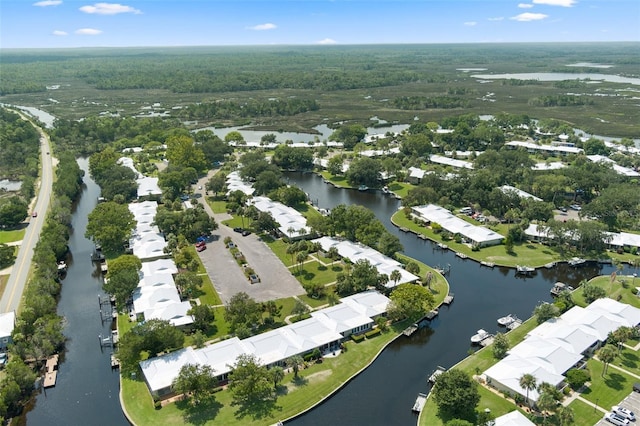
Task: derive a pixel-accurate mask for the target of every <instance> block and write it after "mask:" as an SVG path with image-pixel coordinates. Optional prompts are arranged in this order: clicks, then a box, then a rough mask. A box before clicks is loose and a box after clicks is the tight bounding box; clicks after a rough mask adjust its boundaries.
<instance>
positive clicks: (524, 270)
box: [516, 265, 536, 275]
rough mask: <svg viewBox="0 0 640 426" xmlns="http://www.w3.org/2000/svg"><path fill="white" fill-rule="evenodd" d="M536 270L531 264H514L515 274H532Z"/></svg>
mask: <svg viewBox="0 0 640 426" xmlns="http://www.w3.org/2000/svg"><path fill="white" fill-rule="evenodd" d="M535 272H536V268H532V267H531V266H522V265H517V266H516V274H517V275H533V274H534V273H535Z"/></svg>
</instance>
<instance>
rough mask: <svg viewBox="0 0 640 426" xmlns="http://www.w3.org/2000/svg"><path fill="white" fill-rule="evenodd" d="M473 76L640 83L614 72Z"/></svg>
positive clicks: (483, 76)
mask: <svg viewBox="0 0 640 426" xmlns="http://www.w3.org/2000/svg"><path fill="white" fill-rule="evenodd" d="M472 77H475V78H481V79H483V80H492V79H505V78H515V79H518V80H540V81H563V80H595V81H600V80H601V81H607V82H609V83H625V84H635V85H640V78H633V77H622V76H620V75H614V74H598V73H593V74H591V73H569V72H567V73H563V72H530V73H513V74H473V75H472Z"/></svg>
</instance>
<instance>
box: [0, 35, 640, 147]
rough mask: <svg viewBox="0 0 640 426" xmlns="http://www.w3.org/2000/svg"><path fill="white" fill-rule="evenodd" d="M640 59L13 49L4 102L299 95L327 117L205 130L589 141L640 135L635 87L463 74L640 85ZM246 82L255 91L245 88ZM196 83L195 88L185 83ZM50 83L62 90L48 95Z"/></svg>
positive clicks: (583, 54) (532, 49)
mask: <svg viewBox="0 0 640 426" xmlns="http://www.w3.org/2000/svg"><path fill="white" fill-rule="evenodd" d="M639 50H640V45H639V44H638V43H595V44H586V43H585V44H579V43H572V44H563V43H556V44H474V45H455V44H451V45H377V46H376V45H371V46H331V47H330V48H328V47H322V46H308V47H293V46H281V47H279V46H270V47H267V46H265V47H226V48H225V47H201V48H170V49H162V50H160V49H153V48H145V49H73V50H71V49H70V50H53V49H52V50H49V51H46V52H38V51H30V52H28V54H26V53H25V52H22V51H20V50H11V51H3V52H2V56H3V80H4V84H3V87H4V91H3V92H4V93H15V94H10V95H9V94H7V95H5V96H2V101H3V102H6V103H10V104H18V105H27V106H38V107H40V108H42V109H44V110H46V111H48V112H50V113H52V114H54V115H56V116H59V117H63V118H71V119H79V118H82V117H86V116H88V115H93V114H98V113H101V112H105V111H109V112H115V111H118V112H119V114H120V115H136V114H140V113H142V112H146V114H147V115H148V113H149V110H143V109H142V108H144V107H150V106H151V105H153V104H154V103H159V104H161V107H160V110H159V111H155V110H154V111H155V112H162V111H168V113H169V115H171V116H176V115H180V110H172V109H171V108H172V107H174V106H182V107H184V106H186V105H189V104H194V103H207V102H217V101H221V100H233V101H235V102H238V103H243V102H246V101H248V100H252V99H258V100H266V99H269V98H276V99H285V98H294V97H295V98H298V99H313V100H315V102H316V103H317V105H318V108H317V109H316V110H310V111H306V112H302V113H299V114H295V115H292V116H273V115H271V116H263V117H258V118H255V119H252V118H248V117H246V116H237V117H225V116H210V117H203V118H200V119H198V126H205V125H211V124H214V125H217V126H226V125H245V126H246V125H252V126H257V127H261V128H262V129H264V130H272V131H279V130H291V131H299V132H300V131H311V129H312V128H313V127H314V126H317V125H318V124H321V123H326V122H327V121H326V120H327V117H330V119H329V120H330V121H329V122H328V124H331V123H333V122H337V121H341V120H353V121H358V122H362V123H367V124H371V122H370V120H369V119H370V118H371V117H373V116H377V117H380V118H381V119H384V120H386V121H388V122H390V123H394V122H402V123H412V122H413V121H414V119H415V118H416V117H417V119H418V120H420V121H424V122H426V121H436V122H437V121H439V120H440V119H442V118H444V117H447V116H452V115H459V114H463V113H472V114H495V113H500V112H509V113H511V114H527V115H529V116H530V117H534V118H554V119H558V120H562V121H566V122H568V123H570V124H572V125H574V126H575V127H578V128H580V129H583V130H585V131H587V132H589V133H595V134H601V135H610V136H620V137H623V136H628V137H637V135H638V133H639V132H638V127H639V126H640V124H639V123H638V121H637V120H636V119H635V117H636V116H637V106H636V105H635V104H636V101H634V100H633V96H636V95H635V94H634V87H633V86H631V87H630V85H627V84H615V83H606V82H600V83H598V84H587V83H579V82H573V83H572V84H571V85H570V86H568V87H567V86H566V85H565V86H562V85H559V84H556V83H555V82H541V81H533V80H531V81H526V82H525V81H522V80H518V81H510V80H498V79H495V80H482V82H480V81H479V80H478V79H476V78H474V77H473V76H472V74H473V73H470V72H464V71H461V70H457V68H467V67H474V68H486V69H487V71H486V72H483V73H517V72H564V73H594V72H596V71H600V72H602V70H594V69H593V68H581V67H567V65H568V64H572V63H576V62H584V61H590V62H602V63H606V64H612V65H614V66H613V67H612V68H610V69H608V70H606V71H605V73H610V74H620V75H625V76H636V77H637V75H638V60H637V58H638V57H640V53H639ZM345 58H349V60H348V61H345ZM634 58H635V59H634ZM96 70H100V71H99V72H98V71H96ZM239 74H242V75H243V76H245V77H246V81H238V80H237V79H236V76H237V75H239ZM178 75H179V76H180V78H177V77H176V76H178ZM212 75H215V76H216V78H215V79H212V78H211V76H212ZM24 79H27V80H28V81H26V82H24V83H25V85H28V84H27V83H32V84H34V85H36V86H38V85H39V86H40V87H42V91H41V92H37V93H29V94H27V93H18V92H16V91H17V90H19V89H18V88H17V86H18V85H12V81H21V80H24ZM186 81H190V82H191V86H189V85H185V84H184V82H186ZM45 85H59V88H57V89H56V90H45V88H44V86H45ZM139 87H145V88H144V89H141V88H139ZM232 89H233V90H232ZM567 93H577V94H579V95H580V96H584V97H585V98H586V99H588V100H589V101H590V102H589V103H588V104H586V105H578V106H562V107H548V106H542V105H538V104H537V103H536V102H534V100H535V99H537V98H540V97H543V96H547V95H552V96H554V95H564V94H567ZM488 94H491V95H489V96H488ZM403 96H424V97H428V98H436V97H445V98H447V99H453V100H455V103H454V104H455V105H463V106H458V107H453V108H449V107H447V108H429V109H419V110H406V109H400V108H398V107H396V106H395V105H394V103H393V101H394V99H396V98H399V97H403ZM51 99H54V100H55V102H53V101H51ZM489 99H490V100H489ZM591 101H592V102H591Z"/></svg>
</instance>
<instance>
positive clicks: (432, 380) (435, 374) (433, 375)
mask: <svg viewBox="0 0 640 426" xmlns="http://www.w3.org/2000/svg"><path fill="white" fill-rule="evenodd" d="M445 371H447V369H446V368H444V367H442V366H440V365H439V366H438V367H437V368H436V369H435V371H434V372H433V373H431V375H430V376H429V378H428V379H427V382H429V383H431V384H434V383H435V382H436V379H437V378H438V376H439V375H441V374H442V373H444V372H445Z"/></svg>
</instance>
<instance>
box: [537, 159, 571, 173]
mask: <svg viewBox="0 0 640 426" xmlns="http://www.w3.org/2000/svg"><path fill="white" fill-rule="evenodd" d="M565 167H567V165H566V164H564V163H563V162H562V161H550V162H548V163H547V162H544V163H536V164H534V165H533V166H531V170H536V171H545V170H560V169H564V168H565Z"/></svg>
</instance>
